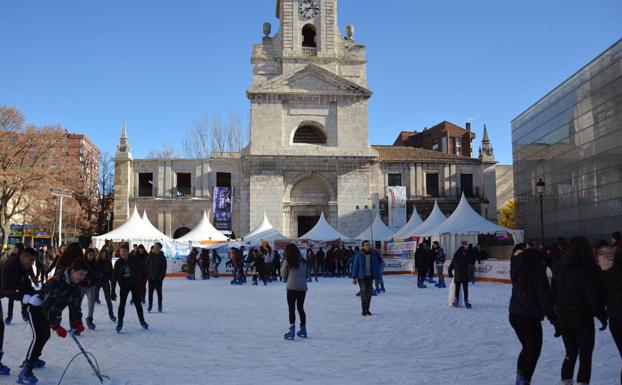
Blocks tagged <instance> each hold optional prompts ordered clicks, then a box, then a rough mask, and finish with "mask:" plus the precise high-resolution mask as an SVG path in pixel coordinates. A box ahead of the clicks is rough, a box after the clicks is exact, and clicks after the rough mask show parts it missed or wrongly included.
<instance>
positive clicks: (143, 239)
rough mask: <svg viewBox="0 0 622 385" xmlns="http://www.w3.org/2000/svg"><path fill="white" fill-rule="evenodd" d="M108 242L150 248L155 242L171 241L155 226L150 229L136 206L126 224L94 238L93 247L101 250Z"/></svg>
mask: <svg viewBox="0 0 622 385" xmlns="http://www.w3.org/2000/svg"><path fill="white" fill-rule="evenodd" d="M106 240H111V241H113V242H122V241H125V242H130V243H143V244H144V245H145V247H147V248H149V246H151V245H152V244H154V243H155V242H166V241H169V238H168V237H167V236H166V235H164V234H162V233H161V232H160V231H158V229H156V228H155V227H153V225H151V227H149V226H148V225H147V224H146V223H145V221H144V220H143V218H141V217H140V214H138V209H137V208H136V206H134V211H133V212H132V215H131V216H130V218H129V219H128V220H127V221H126V222H125V223H124V224H122V225H121V226H119V227H118V228H116V229H114V230H112V231H111V232H109V233H107V234H103V235H99V236H97V237H93V246H94V247H97V248H98V249H99V248H101V247H103V246H104V245H105V243H106Z"/></svg>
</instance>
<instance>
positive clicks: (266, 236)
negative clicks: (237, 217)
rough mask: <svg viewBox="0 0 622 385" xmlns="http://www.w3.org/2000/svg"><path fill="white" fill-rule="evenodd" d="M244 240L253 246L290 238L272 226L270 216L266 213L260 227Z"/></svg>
mask: <svg viewBox="0 0 622 385" xmlns="http://www.w3.org/2000/svg"><path fill="white" fill-rule="evenodd" d="M242 239H243V240H244V243H251V244H252V243H256V242H261V241H276V240H280V239H288V238H287V237H286V236H285V235H283V234H282V233H281V232H280V231H278V230H277V229H275V228H274V227H273V226H272V225H271V224H270V221H269V220H268V216H267V215H266V213H264V214H263V219H262V220H261V223H260V224H259V226H257V227H256V228H255V229H254V230H253V231H251V232H250V233H248V234H246V236H245V237H244V238H242Z"/></svg>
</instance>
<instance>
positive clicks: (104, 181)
mask: <svg viewBox="0 0 622 385" xmlns="http://www.w3.org/2000/svg"><path fill="white" fill-rule="evenodd" d="M113 203H114V161H113V160H112V157H111V156H110V154H108V153H104V154H103V155H102V156H101V158H100V160H99V183H98V189H97V215H96V216H97V226H96V229H95V231H96V232H97V233H98V234H103V233H106V232H107V231H108V224H109V223H110V220H112V215H113V211H114V210H113Z"/></svg>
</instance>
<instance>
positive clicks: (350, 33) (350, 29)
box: [346, 24, 354, 40]
mask: <svg viewBox="0 0 622 385" xmlns="http://www.w3.org/2000/svg"><path fill="white" fill-rule="evenodd" d="M346 36H347V39H349V40H354V26H353V25H352V24H348V25H346Z"/></svg>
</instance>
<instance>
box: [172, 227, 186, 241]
mask: <svg viewBox="0 0 622 385" xmlns="http://www.w3.org/2000/svg"><path fill="white" fill-rule="evenodd" d="M189 232H190V229H189V228H187V227H180V228H178V229H177V230H175V232H174V233H173V239H178V238H181V237H183V236H184V235H186V234H188V233H189Z"/></svg>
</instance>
